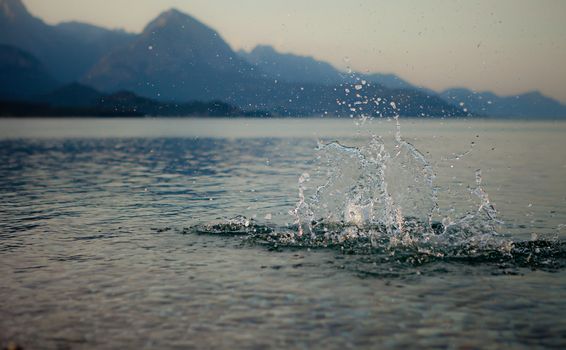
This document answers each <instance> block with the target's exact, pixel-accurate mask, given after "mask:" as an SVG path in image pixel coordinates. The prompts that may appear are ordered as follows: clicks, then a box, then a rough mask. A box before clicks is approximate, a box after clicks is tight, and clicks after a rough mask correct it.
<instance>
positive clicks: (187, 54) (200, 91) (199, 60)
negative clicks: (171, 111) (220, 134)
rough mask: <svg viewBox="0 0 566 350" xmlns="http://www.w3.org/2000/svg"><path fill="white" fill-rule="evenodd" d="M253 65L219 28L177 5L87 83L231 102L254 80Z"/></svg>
mask: <svg viewBox="0 0 566 350" xmlns="http://www.w3.org/2000/svg"><path fill="white" fill-rule="evenodd" d="M254 75H255V74H254V72H253V69H252V66H251V65H250V64H248V63H247V62H244V61H243V60H242V59H241V58H240V57H239V56H238V55H236V54H235V53H234V51H232V49H231V48H230V47H229V46H228V44H227V43H226V42H225V41H224V40H223V39H222V38H221V37H220V35H219V34H218V33H217V32H215V31H214V30H213V29H211V28H209V27H208V26H206V25H204V24H203V23H201V22H199V21H198V20H196V19H194V18H192V17H191V16H189V15H186V14H183V13H181V12H179V11H177V10H169V11H167V12H164V13H162V14H161V15H159V17H157V18H156V19H155V20H153V21H152V22H151V23H149V24H148V25H147V27H146V28H145V29H144V31H143V32H142V33H141V34H140V35H138V36H137V37H136V38H135V40H134V41H133V42H132V43H131V44H129V45H127V46H123V47H120V48H118V49H116V50H114V51H112V52H110V53H109V54H108V55H106V56H104V57H103V58H102V59H101V60H100V61H99V62H98V63H97V64H96V65H95V66H94V67H93V68H92V69H91V70H90V72H89V73H88V74H87V75H86V77H85V79H83V82H84V83H86V84H88V85H92V86H94V87H95V88H98V89H100V90H103V91H116V90H120V89H126V90H131V91H134V92H136V93H138V94H140V95H142V96H146V97H152V98H162V99H165V98H166V99H168V100H175V101H189V100H214V99H220V100H225V101H230V100H233V99H235V98H237V94H240V93H241V92H242V91H243V90H245V88H246V86H249V85H253V84H254V83H255V80H256V79H257V78H259V77H255V76H254Z"/></svg>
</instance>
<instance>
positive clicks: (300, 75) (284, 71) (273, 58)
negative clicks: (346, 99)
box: [238, 45, 345, 85]
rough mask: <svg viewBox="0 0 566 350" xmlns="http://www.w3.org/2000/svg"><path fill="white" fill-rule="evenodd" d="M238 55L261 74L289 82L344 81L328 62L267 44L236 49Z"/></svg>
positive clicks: (319, 82) (342, 75)
mask: <svg viewBox="0 0 566 350" xmlns="http://www.w3.org/2000/svg"><path fill="white" fill-rule="evenodd" d="M238 55H240V56H241V57H242V58H244V59H245V60H246V61H248V62H249V63H250V64H253V65H254V66H256V67H257V68H258V69H259V70H260V72H261V73H262V76H264V77H265V78H269V79H278V80H281V81H286V82H291V83H312V84H324V85H335V84H340V83H343V82H344V81H345V77H344V74H342V73H340V71H338V70H337V69H336V68H334V67H333V66H332V65H330V64H329V63H326V62H323V61H317V60H315V59H314V58H312V57H307V56H299V55H294V54H289V53H279V52H277V51H276V50H275V49H274V48H273V47H271V46H268V45H258V46H256V47H255V48H254V49H253V50H252V51H250V52H246V51H243V50H241V51H238Z"/></svg>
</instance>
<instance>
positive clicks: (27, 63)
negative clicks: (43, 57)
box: [0, 45, 58, 100]
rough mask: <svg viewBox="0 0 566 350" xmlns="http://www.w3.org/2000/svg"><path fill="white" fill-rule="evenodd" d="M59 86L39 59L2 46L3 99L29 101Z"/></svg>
mask: <svg viewBox="0 0 566 350" xmlns="http://www.w3.org/2000/svg"><path fill="white" fill-rule="evenodd" d="M57 84H58V83H57V82H56V81H55V79H53V77H52V76H51V75H50V74H49V73H48V72H47V70H46V68H45V67H44V66H43V64H41V62H39V60H38V59H37V58H35V57H34V56H32V55H31V54H29V53H27V52H25V51H23V50H20V49H18V48H16V47H13V46H8V45H0V98H1V99H4V100H22V99H29V98H30V97H32V96H35V95H38V94H44V93H46V92H48V91H51V90H52V89H54V88H55V87H56V86H57Z"/></svg>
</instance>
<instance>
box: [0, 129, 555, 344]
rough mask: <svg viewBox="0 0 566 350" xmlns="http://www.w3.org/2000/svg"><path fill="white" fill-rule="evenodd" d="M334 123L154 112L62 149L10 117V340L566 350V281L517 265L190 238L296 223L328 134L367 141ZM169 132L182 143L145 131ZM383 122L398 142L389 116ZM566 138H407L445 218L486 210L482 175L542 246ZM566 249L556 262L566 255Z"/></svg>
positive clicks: (3, 238)
mask: <svg viewBox="0 0 566 350" xmlns="http://www.w3.org/2000/svg"><path fill="white" fill-rule="evenodd" d="M323 122H326V121H321V120H308V121H285V123H287V124H284V123H283V122H282V121H278V120H275V121H272V122H271V124H270V122H269V121H258V122H255V121H251V120H246V121H237V122H236V121H229V120H226V121H214V122H210V123H209V121H207V120H197V121H193V122H191V121H169V120H166V121H158V120H150V121H146V122H144V121H136V123H139V124H136V125H138V126H137V127H136V128H137V131H135V130H134V131H132V130H131V129H129V127H128V126H127V125H128V124H121V122H120V121H117V122H116V124H114V125H113V130H114V131H113V132H114V133H115V135H114V136H115V137H112V138H100V137H98V135H99V134H97V132H98V131H100V130H102V129H104V128H105V127H106V126H107V125H112V121H96V120H88V121H85V122H84V123H85V124H82V128H81V123H79V122H78V121H74V122H73V128H74V129H73V130H71V131H66V130H65V125H66V124H65V123H64V122H61V121H51V123H50V122H49V121H44V122H43V123H45V124H44V125H43V127H45V128H47V129H49V130H51V131H50V132H52V133H51V134H49V133H48V134H49V135H48V136H50V137H46V138H29V137H26V135H28V134H29V133H30V129H22V128H23V126H22V125H24V124H26V123H28V122H25V123H23V124H18V122H16V121H5V120H3V121H0V124H1V126H2V128H0V129H3V130H7V128H4V126H8V127H9V128H8V129H9V130H10V133H11V134H10V135H8V136H9V138H7V136H6V135H5V134H3V135H4V136H3V138H4V139H3V140H0V179H1V180H0V196H1V198H2V201H1V202H0V262H1V264H0V274H1V276H2V281H1V282H0V295H1V297H2V300H3V301H2V303H1V306H0V341H1V342H3V344H4V343H5V342H7V341H9V340H16V341H17V342H18V343H21V344H23V345H24V346H26V348H28V347H29V348H59V347H63V348H65V347H67V348H108V347H110V348H121V347H128V348H139V347H166V348H174V347H179V348H187V347H196V348H202V347H213V348H214V347H234V348H243V347H246V348H247V347H251V346H255V347H258V348H260V347H261V348H263V347H278V348H281V347H307V348H311V347H317V348H345V347H372V348H374V347H375V346H376V344H380V345H382V346H384V347H395V348H403V347H416V346H423V347H424V346H430V347H433V346H437V347H447V346H460V347H462V346H469V347H482V346H485V345H486V344H499V345H500V346H504V345H503V344H505V346H512V347H518V346H525V347H526V346H536V345H539V346H549V347H552V346H555V347H558V346H559V345H560V344H564V342H565V341H566V339H565V338H564V335H563V329H564V327H565V324H564V320H563V316H562V310H563V309H564V306H565V305H564V301H563V298H562V296H563V295H564V292H565V290H566V284H565V282H564V273H565V272H564V270H562V269H558V270H556V269H545V268H542V269H539V268H537V266H533V265H529V264H528V263H527V264H521V263H513V262H511V263H509V261H508V260H505V259H495V260H493V261H491V262H489V263H487V264H485V263H484V262H482V261H481V259H480V260H473V261H471V262H466V261H453V260H446V261H436V262H434V263H432V264H420V263H411V264H408V265H398V264H395V263H393V262H394V260H395V259H389V260H385V259H388V258H391V255H390V254H392V252H393V253H394V252H395V250H382V251H380V252H379V254H374V253H375V252H374V253H368V252H361V251H357V252H356V251H351V250H348V249H347V248H348V247H346V249H344V250H341V248H338V249H319V248H315V247H311V248H312V249H306V248H301V247H281V244H279V245H274V244H273V243H274V242H267V243H268V244H267V245H264V244H263V243H262V242H250V240H249V239H247V238H246V236H241V235H236V236H223V235H199V234H192V233H191V232H187V230H185V228H190V227H192V226H194V225H197V224H202V223H209V222H213V221H218V220H220V221H222V220H225V218H230V217H236V216H238V215H242V216H245V217H246V218H248V220H252V222H255V223H261V224H262V225H265V226H266V227H280V228H285V229H291V226H290V225H292V224H293V222H294V220H295V219H294V218H293V216H291V215H289V210H292V209H293V208H295V207H296V203H297V180H298V178H299V176H300V175H301V174H303V173H305V172H312V169H313V166H315V165H316V159H314V158H315V157H314V155H315V152H314V149H315V148H316V147H317V138H321V139H322V140H323V141H324V142H326V143H328V142H331V141H333V140H335V139H339V140H340V141H341V142H343V143H344V144H348V145H352V146H361V145H363V144H364V143H365V142H366V140H365V139H362V138H360V136H359V135H357V134H356V133H355V132H349V131H348V130H350V129H351V127H350V124H349V122H347V121H346V122H341V121H328V124H326V125H325V126H324V127H318V126H319V125H320V123H323ZM108 123H110V124H108ZM147 123H149V124H147ZM160 123H161V125H162V126H161V129H160V130H174V132H170V133H167V132H164V133H165V135H162V137H154V138H149V137H146V136H147V135H145V134H144V133H143V132H140V131H139V130H150V129H151V128H155V127H156V125H159V124H160ZM170 123H173V124H170ZM191 123H196V124H191ZM235 123H244V124H241V125H245V127H241V126H240V127H235V126H234V125H235ZM27 125H29V124H27ZM163 125H165V126H163ZM194 125H196V126H195V128H196V131H195V128H192V126H194ZM207 125H208V128H207ZM282 125H289V127H288V129H289V130H292V132H289V131H285V130H283V127H282ZM93 126H98V127H93ZM373 127H375V128H376V130H377V132H376V133H377V134H379V135H383V136H384V138H387V137H391V136H394V135H393V133H394V131H391V130H392V129H394V128H391V123H389V122H386V121H384V122H382V123H381V124H380V123H377V124H375V125H374V126H373ZM278 129H281V130H280V131H278ZM91 130H94V131H93V134H92V135H91V137H87V136H88V135H89V132H90V131H91ZM97 130H98V131H97ZM293 130H294V131H293ZM312 130H318V134H317V135H316V136H317V137H314V136H311V135H312ZM32 131H33V130H32ZM564 131H566V125H564V124H550V123H549V124H535V123H532V124H529V123H526V124H520V125H517V124H511V123H507V124H506V123H500V124H497V123H492V124H489V123H487V124H478V123H477V122H454V123H447V122H441V121H435V122H407V123H405V124H404V130H403V133H404V135H405V137H406V138H407V140H409V141H410V142H411V144H414V145H415V146H417V147H418V149H419V150H420V151H421V152H422V154H423V155H425V156H426V157H427V159H429V161H430V162H431V165H432V166H434V169H435V173H436V178H435V183H436V185H437V186H438V187H439V188H440V189H441V190H440V191H439V193H438V205H439V207H441V208H444V209H445V210H446V215H452V218H454V219H455V218H457V217H459V216H460V215H461V213H466V212H467V211H469V210H477V209H478V197H477V196H476V195H474V194H473V193H472V191H470V188H471V189H474V188H476V173H475V171H476V170H477V169H479V168H481V169H482V182H481V187H482V188H483V189H485V192H486V193H489V199H490V201H491V202H493V203H495V206H496V208H497V210H498V212H499V213H500V219H502V220H503V221H504V222H505V223H504V224H503V225H502V227H501V228H500V230H501V233H502V234H503V235H505V238H506V239H510V240H512V241H516V242H519V241H526V240H529V239H531V238H532V236H533V234H536V235H537V240H539V241H540V242H543V239H549V238H552V237H553V236H555V235H558V236H559V239H562V240H563V239H564V237H563V234H564V229H563V227H564V226H563V225H564V224H566V209H565V208H566V205H565V204H566V198H565V197H566V189H565V185H564V181H563V179H564V178H565V177H566V159H565V157H564V154H563V152H562V151H561V150H563V149H564V147H565V146H566V144H565V142H566V141H565V139H564V137H563V135H564ZM3 132H4V131H3ZM144 132H145V131H144ZM197 132H198V133H201V134H202V135H203V136H201V137H195V136H196V135H195V133H197ZM128 133H130V134H128ZM262 133H265V134H269V136H271V137H269V138H258V137H257V135H262ZM290 133H295V134H296V135H298V136H300V137H296V138H292V137H290V135H289V134H290ZM254 135H255V136H256V137H250V136H254ZM72 136H81V137H72ZM185 136H186V137H185ZM472 142H474V146H473V148H472V150H471V151H470V152H468V153H467V154H466V152H467V151H468V150H470V145H471V143H472ZM462 154H465V155H464V156H461V155H462ZM311 177H313V178H314V177H315V174H314V173H311ZM342 213H344V211H342ZM561 225H562V226H561ZM183 233H191V234H183ZM258 243H259V244H258ZM275 243H277V242H275ZM541 244H542V243H541ZM378 248H380V247H378ZM527 248H528V249H532V250H533V251H534V250H536V249H539V250H542V251H543V253H544V249H546V248H545V246H543V245H540V246H533V247H527ZM560 249H562V248H560ZM560 249H559V252H558V253H556V254H554V255H551V257H552V258H553V259H554V261H558V262H560V261H562V262H563V261H564V257H563V249H562V250H560ZM397 252H398V253H397V254H399V256H398V258H399V259H402V258H403V252H402V251H401V250H398V251H397ZM350 253H354V254H350ZM420 253H422V252H420ZM560 254H562V255H560ZM408 256H409V257H413V258H414V257H415V255H414V254H413V252H411V254H409V255H408ZM535 257H536V256H535ZM528 258H529V257H528V254H526V255H524V256H523V257H522V259H523V260H525V261H526V260H527V259H528ZM494 261H495V262H494ZM531 267H535V271H531Z"/></svg>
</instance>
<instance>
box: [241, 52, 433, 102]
mask: <svg viewBox="0 0 566 350" xmlns="http://www.w3.org/2000/svg"><path fill="white" fill-rule="evenodd" d="M238 54H239V55H240V56H241V57H242V58H244V59H245V60H246V61H248V62H249V63H251V64H253V65H254V66H256V67H257V68H258V69H259V70H260V72H261V73H262V75H263V76H265V77H268V78H270V79H279V80H282V81H287V82H294V83H312V84H325V85H336V84H343V83H354V82H356V80H357V79H363V80H366V81H369V82H372V83H375V84H379V85H382V86H384V87H386V88H390V89H418V88H417V87H416V86H414V85H412V84H410V83H409V82H407V81H405V80H403V79H401V78H399V77H398V76H396V75H395V74H384V73H371V74H365V73H360V72H352V73H347V72H342V71H340V70H338V69H336V68H335V67H334V66H332V65H331V64H330V63H327V62H324V61H320V60H316V59H314V58H313V57H309V56H300V55H295V54H290V53H280V52H278V51H277V50H275V49H274V48H273V47H272V46H269V45H258V46H256V47H255V48H254V49H253V50H251V51H250V52H246V51H243V50H240V51H238ZM429 92H431V93H433V94H436V93H434V92H432V91H429Z"/></svg>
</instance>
